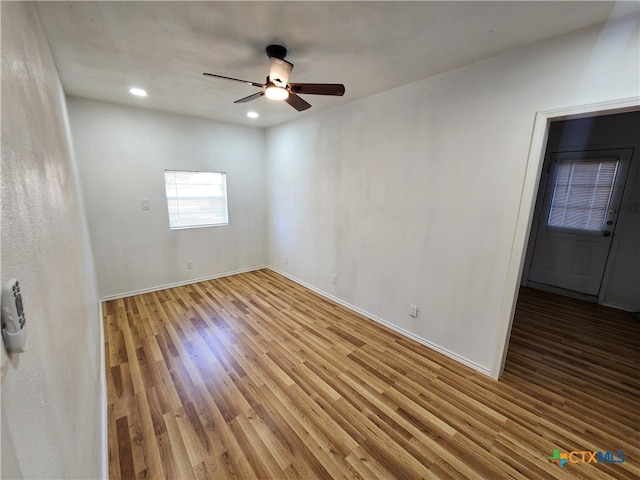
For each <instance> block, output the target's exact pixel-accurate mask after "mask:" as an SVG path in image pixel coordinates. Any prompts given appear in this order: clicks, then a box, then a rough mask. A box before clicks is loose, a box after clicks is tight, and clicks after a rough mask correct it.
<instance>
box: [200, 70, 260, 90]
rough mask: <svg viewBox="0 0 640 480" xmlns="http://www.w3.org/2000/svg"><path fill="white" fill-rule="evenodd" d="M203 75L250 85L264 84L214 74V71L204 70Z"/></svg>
mask: <svg viewBox="0 0 640 480" xmlns="http://www.w3.org/2000/svg"><path fill="white" fill-rule="evenodd" d="M203 75H206V76H207V77H215V78H223V79H225V80H233V81H235V82H242V83H247V84H249V85H252V86H254V87H264V85H263V84H262V83H257V82H250V81H249V80H240V79H239V78H233V77H225V76H224V75H216V74H215V73H207V72H204V73H203Z"/></svg>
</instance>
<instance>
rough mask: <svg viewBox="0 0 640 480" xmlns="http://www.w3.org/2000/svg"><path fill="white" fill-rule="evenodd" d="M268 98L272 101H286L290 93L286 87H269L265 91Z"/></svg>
mask: <svg viewBox="0 0 640 480" xmlns="http://www.w3.org/2000/svg"><path fill="white" fill-rule="evenodd" d="M264 94H265V96H266V97H267V98H270V99H271V100H284V99H286V98H287V97H288V96H289V92H288V91H287V89H286V88H284V87H276V86H275V85H271V86H268V87H267V88H266V90H265V91H264Z"/></svg>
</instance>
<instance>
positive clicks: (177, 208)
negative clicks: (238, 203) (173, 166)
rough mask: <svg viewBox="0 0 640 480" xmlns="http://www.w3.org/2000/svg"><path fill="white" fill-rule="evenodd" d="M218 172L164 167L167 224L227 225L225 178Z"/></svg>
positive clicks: (175, 225)
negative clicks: (186, 170) (187, 170)
mask: <svg viewBox="0 0 640 480" xmlns="http://www.w3.org/2000/svg"><path fill="white" fill-rule="evenodd" d="M226 177H227V176H226V174H225V173H221V172H185V171H177V170H165V171H164V185H165V190H166V193H167V207H168V209H169V228H170V229H171V230H176V229H180V228H195V227H212V226H216V225H227V224H228V223H229V218H228V214H227V179H226Z"/></svg>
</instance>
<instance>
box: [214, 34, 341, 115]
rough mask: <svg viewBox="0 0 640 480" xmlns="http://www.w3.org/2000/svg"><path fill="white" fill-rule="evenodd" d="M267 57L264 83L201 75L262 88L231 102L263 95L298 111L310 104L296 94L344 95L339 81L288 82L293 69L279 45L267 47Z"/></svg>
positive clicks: (244, 101) (240, 101)
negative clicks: (266, 74)
mask: <svg viewBox="0 0 640 480" xmlns="http://www.w3.org/2000/svg"><path fill="white" fill-rule="evenodd" d="M267 56H268V57H269V76H268V77H267V80H266V83H257V82H250V81H248V80H240V79H239V78H232V77H225V76H223V75H216V74H215V73H206V72H205V73H203V75H206V76H209V77H216V78H224V79H225V80H234V81H236V82H242V83H247V84H249V85H251V86H253V87H258V88H262V91H260V92H258V93H254V94H253V95H249V96H248V97H244V98H241V99H240V100H236V101H235V102H233V103H246V102H250V101H251V100H255V99H256V98H260V97H262V96H265V97H267V98H270V99H272V100H284V101H285V102H287V103H288V104H289V105H291V106H292V107H293V108H295V109H296V110H298V111H299V112H301V111H303V110H306V109H307V108H310V107H311V104H310V103H308V102H307V101H305V100H303V99H302V98H300V97H299V96H298V94H303V95H337V96H342V95H344V85H342V84H341V83H289V75H291V70H293V64H292V63H289V62H287V61H286V60H285V59H284V57H286V56H287V49H286V48H284V47H282V46H280V45H269V46H268V47H267Z"/></svg>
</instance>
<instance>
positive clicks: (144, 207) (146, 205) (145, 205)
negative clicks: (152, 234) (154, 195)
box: [140, 200, 151, 210]
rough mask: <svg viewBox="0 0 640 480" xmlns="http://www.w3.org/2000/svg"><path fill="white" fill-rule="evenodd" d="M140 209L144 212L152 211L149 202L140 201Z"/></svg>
mask: <svg viewBox="0 0 640 480" xmlns="http://www.w3.org/2000/svg"><path fill="white" fill-rule="evenodd" d="M140 208H142V210H151V205H150V204H149V200H140Z"/></svg>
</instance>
